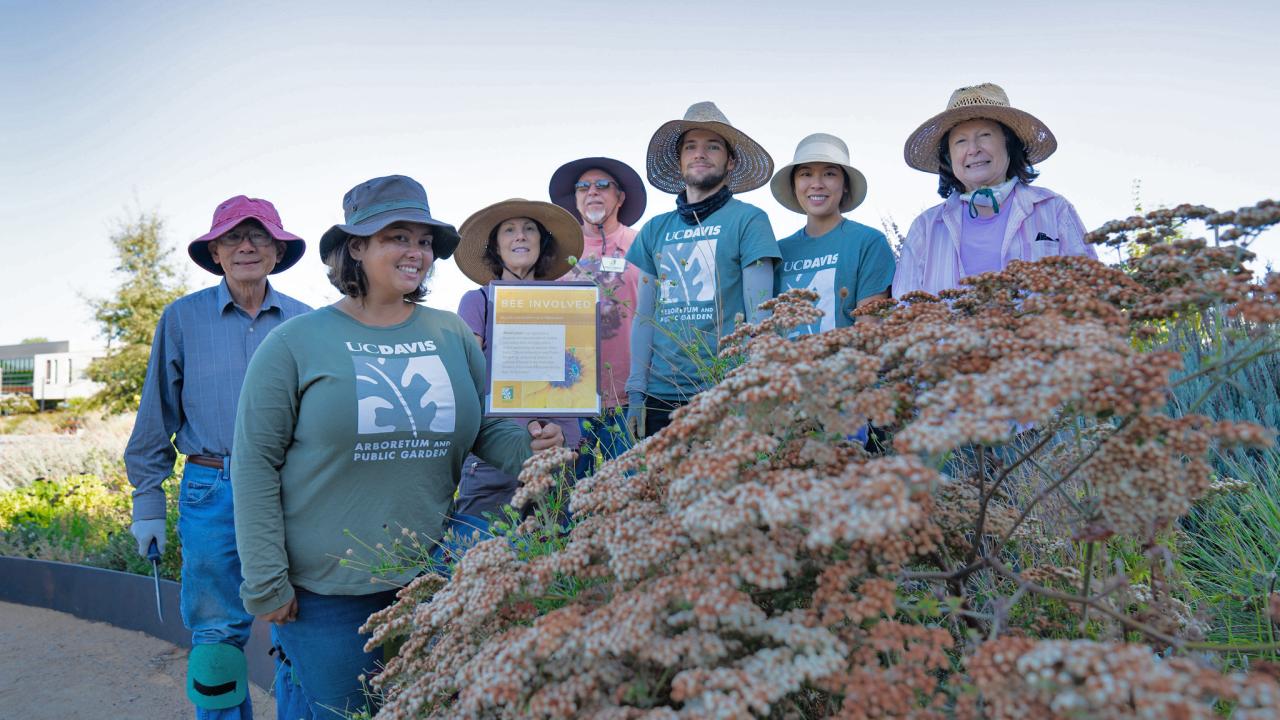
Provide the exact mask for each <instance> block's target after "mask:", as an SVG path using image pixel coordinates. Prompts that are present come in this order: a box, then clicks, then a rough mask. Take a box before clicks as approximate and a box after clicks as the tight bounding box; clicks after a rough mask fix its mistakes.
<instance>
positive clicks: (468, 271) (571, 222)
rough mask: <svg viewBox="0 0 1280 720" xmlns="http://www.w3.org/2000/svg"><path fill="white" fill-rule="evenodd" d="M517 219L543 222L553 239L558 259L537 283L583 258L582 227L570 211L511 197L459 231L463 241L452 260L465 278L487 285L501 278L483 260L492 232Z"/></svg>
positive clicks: (479, 213)
mask: <svg viewBox="0 0 1280 720" xmlns="http://www.w3.org/2000/svg"><path fill="white" fill-rule="evenodd" d="M518 217H522V218H532V219H534V220H537V221H538V222H540V223H542V226H543V227H545V228H546V229H547V232H549V233H551V237H552V238H553V240H554V242H553V243H552V245H551V248H550V252H552V253H554V254H555V260H554V261H553V262H552V263H551V265H550V266H548V267H547V271H546V274H545V275H543V276H542V277H540V278H537V279H538V280H555V279H557V278H559V277H560V276H562V275H564V274H565V273H567V272H569V268H571V267H573V266H572V265H570V264H569V258H570V257H574V258H578V257H581V256H582V226H581V225H579V224H578V220H577V219H576V218H574V217H573V216H572V215H570V214H569V212H568V211H567V210H565V209H564V208H562V207H558V206H556V205H553V204H551V203H549V202H539V201H537V200H524V199H521V198H512V199H510V200H503V201H502V202H498V203H494V204H492V205H490V206H488V207H486V208H481V209H480V210H477V211H476V212H475V213H474V214H472V215H471V217H469V218H467V220H466V222H464V223H462V227H460V228H458V235H459V236H461V238H462V241H461V242H459V243H458V249H457V250H455V251H454V253H453V261H454V262H455V263H457V264H458V269H459V270H461V271H462V274H463V275H466V276H467V277H469V278H471V281H472V282H474V283H475V284H477V285H488V284H489V283H490V282H493V281H494V280H497V279H498V276H496V275H494V274H493V270H492V269H490V267H489V263H487V262H485V259H484V254H485V248H487V247H488V246H489V233H491V232H493V229H494V228H495V227H497V226H498V225H501V224H502V223H503V221H506V220H510V219H511V218H518Z"/></svg>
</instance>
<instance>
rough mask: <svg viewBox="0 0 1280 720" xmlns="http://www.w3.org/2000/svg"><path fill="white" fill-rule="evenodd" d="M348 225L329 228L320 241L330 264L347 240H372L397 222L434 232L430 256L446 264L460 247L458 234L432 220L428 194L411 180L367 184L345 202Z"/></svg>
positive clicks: (378, 180)
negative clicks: (330, 260)
mask: <svg viewBox="0 0 1280 720" xmlns="http://www.w3.org/2000/svg"><path fill="white" fill-rule="evenodd" d="M342 214H343V217H345V218H346V222H345V223H340V224H338V225H334V226H333V227H331V228H329V229H328V230H327V231H326V232H325V234H324V235H323V236H322V237H321V238H320V258H321V259H322V260H326V261H327V260H328V258H329V254H330V253H332V252H333V251H334V250H336V249H337V248H338V247H339V246H340V245H341V244H342V243H344V242H346V240H347V238H348V237H351V236H353V235H354V236H356V237H370V236H372V235H373V234H375V233H377V232H378V231H379V230H381V229H383V228H385V227H387V226H388V225H390V224H392V223H396V222H412V223H422V224H423V225H427V226H428V227H430V228H431V236H432V239H431V252H432V255H433V256H434V257H435V259H436V260H444V259H445V258H447V257H449V256H450V255H452V254H453V250H454V248H456V247H457V246H458V231H457V230H455V229H454V227H453V226H452V225H450V224H449V223H447V222H442V221H440V220H437V219H435V218H434V217H432V216H431V206H430V205H429V204H428V203H427V191H426V190H425V189H423V187H422V185H421V184H420V183H419V182H418V181H417V180H414V179H413V178H411V177H407V176H405V175H388V176H386V177H379V178H373V179H371V180H366V181H364V182H362V183H360V184H359V185H357V186H355V187H353V188H351V189H350V190H348V191H347V194H346V195H345V196H343V198H342Z"/></svg>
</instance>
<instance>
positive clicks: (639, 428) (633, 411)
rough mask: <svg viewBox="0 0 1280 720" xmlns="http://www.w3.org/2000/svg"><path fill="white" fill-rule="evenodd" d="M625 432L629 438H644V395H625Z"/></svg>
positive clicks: (636, 393) (635, 393) (637, 393)
mask: <svg viewBox="0 0 1280 720" xmlns="http://www.w3.org/2000/svg"><path fill="white" fill-rule="evenodd" d="M627 430H629V431H630V432H631V437H633V438H635V439H636V440H640V439H642V438H643V437H644V393H639V392H633V393H627Z"/></svg>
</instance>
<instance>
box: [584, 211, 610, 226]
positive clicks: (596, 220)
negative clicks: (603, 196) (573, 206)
mask: <svg viewBox="0 0 1280 720" xmlns="http://www.w3.org/2000/svg"><path fill="white" fill-rule="evenodd" d="M608 217H609V213H608V211H606V210H605V209H604V208H595V207H593V208H587V210H586V212H584V213H582V219H583V220H586V221H587V222H588V223H589V224H591V225H603V224H604V221H605V219H606V218H608Z"/></svg>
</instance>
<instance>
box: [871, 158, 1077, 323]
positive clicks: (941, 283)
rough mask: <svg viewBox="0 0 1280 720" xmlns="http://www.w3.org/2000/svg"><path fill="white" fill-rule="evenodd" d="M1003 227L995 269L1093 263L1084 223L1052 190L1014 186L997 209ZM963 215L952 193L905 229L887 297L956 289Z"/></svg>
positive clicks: (958, 199) (958, 277) (959, 203)
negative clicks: (1064, 259) (1071, 259)
mask: <svg viewBox="0 0 1280 720" xmlns="http://www.w3.org/2000/svg"><path fill="white" fill-rule="evenodd" d="M1006 211H1007V212H1008V213H1009V217H1008V219H1007V220H1005V221H1004V222H1005V223H1006V225H1005V228H1004V240H1003V245H1002V247H1001V248H1000V267H1001V268H1004V267H1005V266H1006V265H1008V264H1009V261H1010V260H1026V261H1027V262H1034V261H1036V260H1039V259H1041V258H1046V257H1053V256H1060V255H1082V256H1085V257H1090V258H1094V259H1097V257H1098V255H1097V253H1096V252H1095V251H1094V249H1093V246H1092V245H1089V244H1087V243H1085V242H1084V235H1085V229H1084V223H1082V222H1081V221H1080V216H1079V215H1077V214H1076V210H1075V208H1073V207H1072V206H1071V203H1069V202H1067V200H1066V198H1064V197H1062V196H1061V195H1058V194H1057V193H1055V192H1053V191H1052V190H1048V189H1046V188H1042V187H1036V186H1035V185H1025V184H1023V183H1018V186H1017V190H1015V191H1014V192H1013V193H1012V194H1011V195H1010V196H1009V198H1008V199H1007V200H1006V201H1005V202H1004V203H1001V205H1000V214H1001V215H1003V214H1005V212H1006ZM967 214H968V209H967V208H965V207H964V203H963V202H962V201H961V200H960V197H959V194H958V193H951V197H949V198H947V199H946V201H945V202H943V203H941V204H939V205H935V206H933V207H931V208H929V209H928V210H925V211H924V212H922V213H920V215H919V216H918V217H917V218H916V219H915V221H914V222H912V223H911V229H910V230H909V231H907V239H906V240H905V241H903V243H902V257H901V258H899V259H898V270H897V273H896V274H895V275H894V276H893V296H894V297H897V298H900V297H902V296H903V295H906V294H907V293H909V292H912V291H915V290H923V291H924V292H927V293H932V294H935V295H936V294H938V293H939V292H941V291H942V290H946V289H947V288H954V287H959V285H960V278H962V277H964V275H965V274H966V273H965V272H964V271H963V269H962V268H961V266H960V259H961V258H960V254H961V250H960V235H961V233H962V226H963V224H964V220H963V218H964V216H965V215H967Z"/></svg>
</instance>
